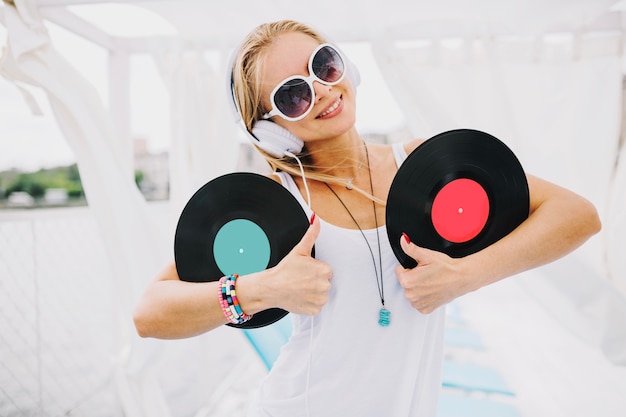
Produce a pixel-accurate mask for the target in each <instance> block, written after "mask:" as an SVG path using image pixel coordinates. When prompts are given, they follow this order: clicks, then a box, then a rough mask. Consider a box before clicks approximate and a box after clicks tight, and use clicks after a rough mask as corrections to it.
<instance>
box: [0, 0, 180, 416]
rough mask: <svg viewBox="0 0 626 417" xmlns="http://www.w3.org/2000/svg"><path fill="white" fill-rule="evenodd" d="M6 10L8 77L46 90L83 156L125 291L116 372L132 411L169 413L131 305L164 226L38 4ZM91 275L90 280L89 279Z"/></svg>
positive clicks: (152, 268) (158, 259) (21, 1)
mask: <svg viewBox="0 0 626 417" xmlns="http://www.w3.org/2000/svg"><path fill="white" fill-rule="evenodd" d="M15 5H16V7H15V8H14V7H10V6H6V7H4V25H5V27H6V28H7V33H8V47H7V48H6V49H5V51H4V54H3V56H2V61H1V62H0V68H1V72H2V75H3V76H4V77H6V78H7V79H9V80H11V81H13V82H15V83H17V84H20V83H24V84H28V85H31V86H34V87H37V88H41V89H42V90H43V91H44V92H45V93H46V95H47V97H48V99H49V101H50V105H51V108H52V110H53V112H54V115H55V117H56V120H57V122H58V125H59V128H60V129H61V131H62V132H63V134H64V136H65V138H66V140H67V141H68V143H69V145H70V146H71V148H72V150H73V151H74V154H75V156H76V159H77V164H78V167H79V171H80V175H81V180H82V183H83V186H84V189H85V194H86V196H87V199H88V201H89V206H90V209H91V210H92V211H93V212H94V215H95V218H96V219H97V222H98V224H99V226H100V232H101V235H102V239H103V241H104V244H105V247H106V249H107V252H108V255H109V260H110V264H111V269H112V271H113V274H114V276H112V277H111V279H112V280H113V281H114V282H115V283H116V286H117V291H116V294H117V296H118V300H117V301H118V306H117V309H116V311H117V314H118V316H117V319H118V320H117V323H118V334H117V335H115V338H116V342H117V343H116V344H115V346H116V351H115V352H113V353H112V354H113V357H114V361H115V377H116V379H117V382H118V385H119V387H120V397H121V399H122V402H123V406H124V411H125V415H127V416H129V417H136V416H150V417H153V416H168V415H169V412H168V411H167V409H166V407H165V405H164V404H163V403H162V401H161V400H160V389H159V386H158V383H156V380H155V379H154V378H153V375H152V373H151V372H150V371H149V370H148V365H149V363H150V360H151V359H153V358H154V355H155V354H156V353H158V350H159V349H158V348H157V346H156V345H155V343H154V342H153V341H150V340H142V339H139V337H138V336H137V335H136V332H135V330H134V326H133V323H132V310H133V307H134V305H135V304H136V301H137V298H138V296H139V294H140V293H141V292H142V291H143V289H144V288H145V285H146V283H147V281H146V279H150V278H151V277H152V276H154V275H155V274H156V273H157V270H158V268H160V266H161V265H162V263H163V260H165V259H168V255H169V254H168V251H167V249H166V248H165V247H163V246H162V245H159V242H163V241H164V239H163V238H162V237H161V236H157V235H158V231H159V230H161V229H159V228H158V227H156V224H155V223H154V222H153V220H152V219H151V217H150V215H149V213H148V212H146V203H145V200H144V199H143V197H142V196H141V194H140V193H139V191H138V189H137V187H136V186H135V183H134V179H133V178H132V176H130V175H128V173H129V172H132V170H129V167H128V166H127V165H128V162H127V161H128V160H129V159H130V158H129V157H128V155H124V154H122V152H121V151H120V150H119V149H116V147H115V144H116V143H117V142H116V141H115V134H114V128H113V122H112V119H111V116H110V114H109V113H108V111H107V110H106V109H105V107H104V105H103V103H102V101H101V99H100V97H99V96H98V93H97V91H96V89H95V88H94V87H93V86H92V85H91V84H90V83H89V82H87V81H86V80H85V79H84V77H83V76H82V75H81V74H80V73H79V72H77V71H76V70H75V69H74V68H73V67H72V66H71V65H70V64H69V63H68V62H67V61H66V60H65V59H64V58H63V57H62V56H61V55H60V54H59V53H58V52H57V51H56V50H55V48H54V47H53V45H52V44H51V42H50V39H49V36H48V33H47V31H46V29H45V27H44V25H43V22H42V20H41V18H40V16H39V15H38V14H37V11H36V9H35V7H33V5H32V4H31V3H29V2H28V1H26V0H16V1H15ZM88 278H89V277H85V279H88Z"/></svg>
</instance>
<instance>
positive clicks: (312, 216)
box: [311, 212, 315, 224]
mask: <svg viewBox="0 0 626 417" xmlns="http://www.w3.org/2000/svg"><path fill="white" fill-rule="evenodd" d="M314 221H315V212H313V214H312V215H311V224H313V222H314Z"/></svg>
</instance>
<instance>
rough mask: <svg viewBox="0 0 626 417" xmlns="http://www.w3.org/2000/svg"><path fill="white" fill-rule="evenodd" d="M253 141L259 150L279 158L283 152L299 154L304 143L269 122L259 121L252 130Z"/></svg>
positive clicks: (282, 128) (283, 154)
mask: <svg viewBox="0 0 626 417" xmlns="http://www.w3.org/2000/svg"><path fill="white" fill-rule="evenodd" d="M252 136H253V138H254V139H256V140H255V141H253V142H254V143H255V144H256V145H257V146H258V147H259V148H261V149H263V150H264V151H265V152H267V153H269V154H270V155H272V156H275V157H277V158H281V157H283V156H285V152H291V153H293V154H296V155H297V154H299V153H300V152H302V148H303V147H304V142H302V141H301V140H300V139H299V138H297V137H296V136H295V135H294V134H293V133H291V132H290V131H288V130H287V129H285V128H284V127H282V126H280V125H277V124H276V123H274V122H270V121H269V120H259V121H257V122H256V123H255V124H254V127H253V128H252Z"/></svg>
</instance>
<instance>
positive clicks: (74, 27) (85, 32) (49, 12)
mask: <svg viewBox="0 0 626 417" xmlns="http://www.w3.org/2000/svg"><path fill="white" fill-rule="evenodd" d="M40 12H41V16H42V17H43V18H44V19H47V20H49V21H50V22H52V23H55V24H57V25H59V26H61V27H62V28H64V29H67V30H69V31H70V32H73V33H74V34H76V35H78V36H80V37H82V38H85V39H87V40H89V41H91V42H93V43H95V44H96V45H99V46H101V47H103V48H105V49H108V50H109V51H111V50H113V49H114V48H115V41H114V38H113V36H111V35H109V34H108V33H106V32H104V31H103V30H102V29H100V28H98V27H97V26H94V25H93V24H91V23H90V22H88V21H86V20H85V19H83V18H82V17H79V16H77V15H76V14H74V13H72V12H70V11H69V10H67V9H65V8H61V7H58V8H57V7H52V8H51V7H46V8H41V9H40Z"/></svg>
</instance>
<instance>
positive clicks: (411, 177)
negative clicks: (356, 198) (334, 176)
mask: <svg viewBox="0 0 626 417" xmlns="http://www.w3.org/2000/svg"><path fill="white" fill-rule="evenodd" d="M529 205H530V197H529V191H528V183H527V181H526V175H525V173H524V170H523V168H522V166H521V164H520V162H519V160H518V159H517V157H516V156H515V155H514V154H513V152H512V151H511V150H510V149H509V148H508V147H507V146H506V145H505V144H504V143H503V142H501V141H500V140H499V139H496V138H495V137H493V136H491V135H489V134H487V133H484V132H480V131H477V130H470V129H459V130H452V131H449V132H445V133H441V134H439V135H436V136H434V137H432V138H430V139H428V140H427V141H425V142H424V143H423V144H421V145H420V146H419V147H417V149H415V150H414V151H413V152H412V153H411V154H410V155H409V156H408V157H407V159H406V160H405V161H404V163H403V164H402V166H401V167H400V168H399V169H398V172H397V173H396V175H395V177H394V180H393V182H392V185H391V188H390V190H389V196H388V198H387V210H386V222H387V234H388V237H389V241H390V243H391V246H392V248H393V251H394V254H395V255H396V258H397V259H398V261H399V262H400V263H401V264H402V265H403V266H404V267H405V268H413V267H415V266H416V265H417V263H416V262H415V261H414V260H413V259H412V258H410V257H409V256H407V255H406V254H405V253H404V251H403V250H402V248H401V246H400V237H401V235H402V233H403V232H405V233H407V235H408V236H409V237H410V239H411V241H412V242H414V243H415V244H417V245H418V246H422V247H425V248H428V249H432V250H436V251H440V252H444V253H446V254H448V255H449V256H451V257H454V258H458V257H463V256H467V255H469V254H472V253H474V252H477V251H479V250H481V249H484V248H485V247H487V246H489V245H491V244H492V243H494V242H496V241H498V240H499V239H501V238H502V237H504V236H506V235H507V234H509V233H510V232H511V231H512V230H513V229H515V228H516V227H517V226H518V225H519V224H521V223H522V222H523V221H524V220H525V219H526V218H527V217H528V211H529Z"/></svg>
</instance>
